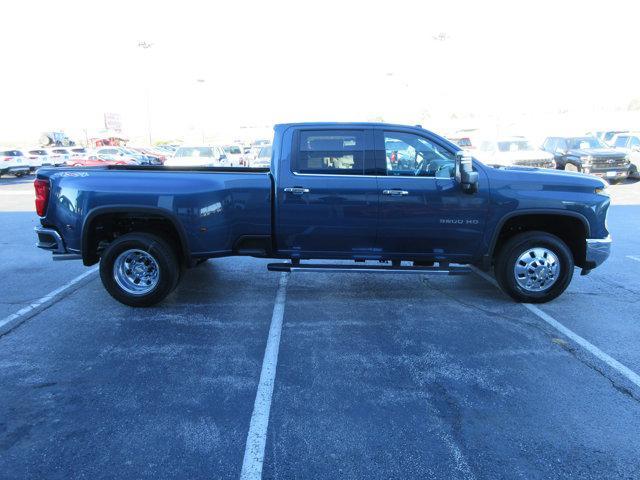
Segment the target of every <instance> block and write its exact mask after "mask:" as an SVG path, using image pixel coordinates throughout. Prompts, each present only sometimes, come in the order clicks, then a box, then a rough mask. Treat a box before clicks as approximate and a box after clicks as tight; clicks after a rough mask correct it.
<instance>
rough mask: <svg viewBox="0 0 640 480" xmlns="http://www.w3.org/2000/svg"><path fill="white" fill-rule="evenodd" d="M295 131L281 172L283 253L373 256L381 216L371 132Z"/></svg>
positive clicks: (352, 129)
mask: <svg viewBox="0 0 640 480" xmlns="http://www.w3.org/2000/svg"><path fill="white" fill-rule="evenodd" d="M292 129H293V131H292V132H288V133H289V136H288V137H287V138H288V141H285V142H283V145H282V152H281V159H280V163H279V170H278V174H277V185H276V208H277V210H276V242H277V248H278V251H279V252H280V253H284V254H290V255H291V256H293V257H295V256H301V257H304V256H306V257H308V258H314V257H315V258H363V257H364V258H367V257H369V256H371V255H372V254H373V252H374V247H375V236H376V227H377V216H378V189H377V183H376V176H375V171H374V170H373V167H374V162H375V160H374V155H373V133H372V129H371V128H366V127H363V128H358V127H357V126H353V127H350V126H345V125H338V126H335V127H325V126H318V127H315V126H310V127H308V128H307V127H302V126H301V127H295V128H294V127H292Z"/></svg>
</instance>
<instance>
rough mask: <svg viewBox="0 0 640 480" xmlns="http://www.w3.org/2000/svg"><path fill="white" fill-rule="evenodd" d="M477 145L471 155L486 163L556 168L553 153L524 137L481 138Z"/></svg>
mask: <svg viewBox="0 0 640 480" xmlns="http://www.w3.org/2000/svg"><path fill="white" fill-rule="evenodd" d="M477 146H478V148H476V149H475V150H473V156H474V157H476V158H477V159H478V160H480V161H481V162H483V163H485V164H487V165H491V166H498V167H508V166H513V165H519V166H523V167H538V168H556V162H555V160H554V159H553V154H551V153H549V152H545V151H544V150H541V149H539V148H536V147H534V146H533V145H532V144H531V143H530V142H529V140H527V139H526V138H525V137H520V136H515V137H499V138H497V139H489V140H482V141H480V142H479V143H477Z"/></svg>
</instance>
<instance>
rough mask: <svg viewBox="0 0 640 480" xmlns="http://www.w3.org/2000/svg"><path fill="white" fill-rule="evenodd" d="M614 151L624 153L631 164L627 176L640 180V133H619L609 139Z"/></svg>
mask: <svg viewBox="0 0 640 480" xmlns="http://www.w3.org/2000/svg"><path fill="white" fill-rule="evenodd" d="M611 144H612V145H613V148H615V149H616V150H618V151H620V152H623V153H626V154H627V158H628V159H629V161H630V162H631V163H630V164H629V176H630V177H632V178H640V132H628V133H619V134H617V135H615V136H614V137H613V138H612V139H611Z"/></svg>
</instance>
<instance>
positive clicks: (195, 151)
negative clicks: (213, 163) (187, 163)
mask: <svg viewBox="0 0 640 480" xmlns="http://www.w3.org/2000/svg"><path fill="white" fill-rule="evenodd" d="M175 156H176V157H206V158H213V151H212V150H211V148H209V147H181V148H179V149H178V150H177V151H176V155H175Z"/></svg>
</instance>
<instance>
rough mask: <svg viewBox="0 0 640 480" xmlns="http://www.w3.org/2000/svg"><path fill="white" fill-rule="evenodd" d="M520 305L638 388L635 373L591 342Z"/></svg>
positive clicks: (531, 307) (639, 380) (484, 275)
mask: <svg viewBox="0 0 640 480" xmlns="http://www.w3.org/2000/svg"><path fill="white" fill-rule="evenodd" d="M639 261H640V260H639ZM471 269H472V270H473V271H474V272H476V273H477V274H478V275H479V276H481V277H482V278H484V279H485V280H487V281H488V282H490V283H492V284H493V285H495V286H496V287H497V286H498V284H497V283H496V281H495V280H494V279H493V278H491V276H489V275H488V274H487V273H485V272H483V271H482V270H479V269H478V268H476V267H471ZM522 305H523V306H524V307H525V308H527V309H528V310H529V311H530V312H531V313H533V314H534V315H536V316H537V317H538V318H540V319H541V320H544V321H545V322H546V323H547V324H549V325H551V326H552V327H553V328H555V329H556V330H557V331H559V332H560V333H562V334H563V335H564V336H565V337H568V338H570V339H571V340H573V341H574V342H575V343H577V344H578V345H580V346H581V347H582V348H584V349H585V350H587V351H588V352H589V353H591V354H592V355H593V356H594V357H596V358H598V359H600V360H602V361H603V362H604V363H606V364H607V365H609V366H610V367H611V368H613V369H614V370H616V371H617V372H618V373H620V374H621V375H622V376H624V377H625V378H627V380H629V381H630V382H631V383H633V384H634V385H636V386H637V387H640V375H638V374H637V373H636V372H634V371H633V370H631V369H630V368H628V367H626V366H625V365H623V364H622V363H620V362H619V361H618V360H616V359H615V358H613V357H612V356H610V355H608V354H606V353H604V352H603V351H602V350H600V349H599V348H598V347H596V346H595V345H594V344H592V343H591V342H589V341H587V340H585V339H584V338H582V337H581V336H580V335H578V334H577V333H575V332H574V331H573V330H570V329H568V328H567V327H565V326H564V325H562V324H561V323H560V322H558V321H557V320H556V319H555V318H553V317H552V316H551V315H549V314H548V313H545V312H543V311H542V310H540V309H539V308H538V307H536V306H535V305H532V304H530V303H523V304H522Z"/></svg>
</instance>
